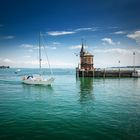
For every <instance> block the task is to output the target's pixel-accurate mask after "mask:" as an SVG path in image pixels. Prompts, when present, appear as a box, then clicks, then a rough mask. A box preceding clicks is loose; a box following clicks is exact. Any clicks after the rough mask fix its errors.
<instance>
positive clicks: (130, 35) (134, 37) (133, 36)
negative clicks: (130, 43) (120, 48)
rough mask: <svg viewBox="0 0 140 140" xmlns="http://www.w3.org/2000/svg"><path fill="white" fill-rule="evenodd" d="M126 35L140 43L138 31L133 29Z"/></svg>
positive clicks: (139, 32)
mask: <svg viewBox="0 0 140 140" xmlns="http://www.w3.org/2000/svg"><path fill="white" fill-rule="evenodd" d="M127 37H128V38H130V39H134V40H135V41H136V42H137V43H138V44H140V31H135V32H134V33H132V34H128V35H127Z"/></svg>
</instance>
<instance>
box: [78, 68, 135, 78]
mask: <svg viewBox="0 0 140 140" xmlns="http://www.w3.org/2000/svg"><path fill="white" fill-rule="evenodd" d="M76 76H77V77H104V78H105V77H138V73H137V72H134V71H133V70H105V69H104V70H83V69H78V68H77V69H76Z"/></svg>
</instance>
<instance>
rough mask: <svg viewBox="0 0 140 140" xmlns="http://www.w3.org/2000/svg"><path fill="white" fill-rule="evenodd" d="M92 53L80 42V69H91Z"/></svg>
mask: <svg viewBox="0 0 140 140" xmlns="http://www.w3.org/2000/svg"><path fill="white" fill-rule="evenodd" d="M93 57H94V56H93V55H92V54H90V53H89V52H88V51H86V50H85V48H84V45H83V43H82V47H81V51H80V69H82V70H93V69H94V63H93Z"/></svg>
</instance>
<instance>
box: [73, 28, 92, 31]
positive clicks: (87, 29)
mask: <svg viewBox="0 0 140 140" xmlns="http://www.w3.org/2000/svg"><path fill="white" fill-rule="evenodd" d="M89 30H92V28H78V29H75V30H74V31H76V32H77V31H89Z"/></svg>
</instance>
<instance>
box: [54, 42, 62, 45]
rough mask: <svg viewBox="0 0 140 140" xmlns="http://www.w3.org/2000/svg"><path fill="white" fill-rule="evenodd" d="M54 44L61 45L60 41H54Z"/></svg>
mask: <svg viewBox="0 0 140 140" xmlns="http://www.w3.org/2000/svg"><path fill="white" fill-rule="evenodd" d="M52 44H53V45H60V44H61V43H60V42H52Z"/></svg>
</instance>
